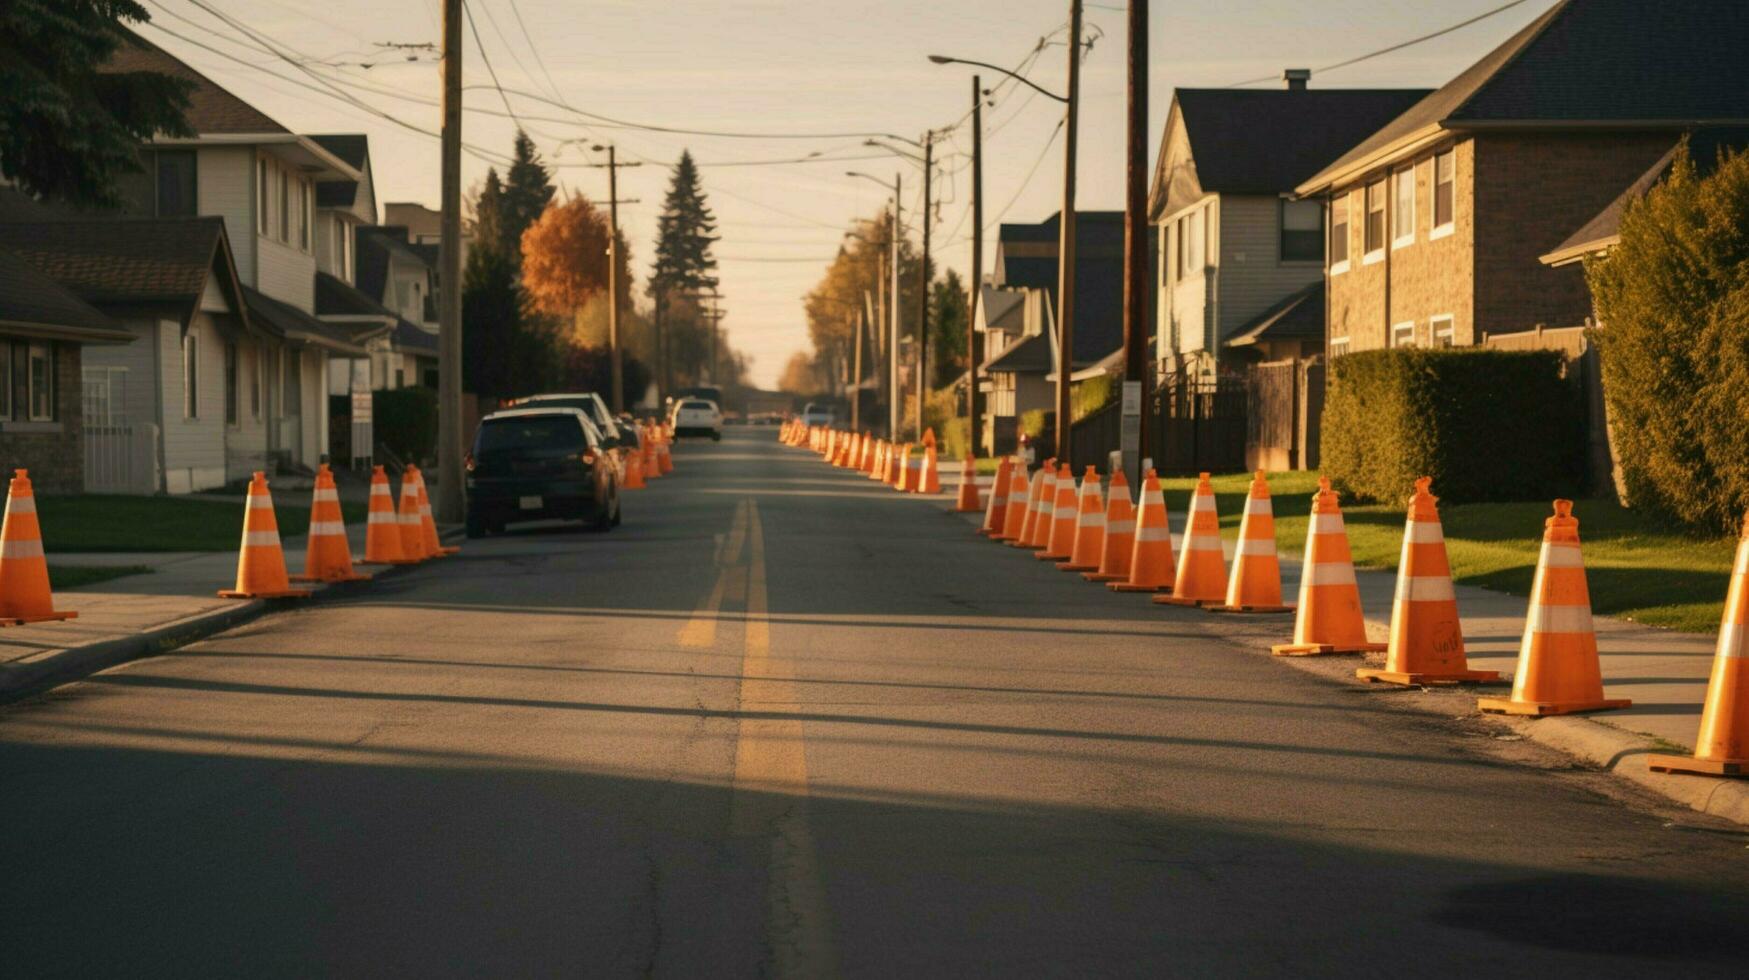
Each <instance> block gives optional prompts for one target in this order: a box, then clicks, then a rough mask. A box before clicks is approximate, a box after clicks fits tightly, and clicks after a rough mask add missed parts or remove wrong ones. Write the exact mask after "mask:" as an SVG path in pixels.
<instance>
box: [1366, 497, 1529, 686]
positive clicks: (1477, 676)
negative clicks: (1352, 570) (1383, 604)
mask: <svg viewBox="0 0 1749 980" xmlns="http://www.w3.org/2000/svg"><path fill="white" fill-rule="evenodd" d="M1432 485H1433V478H1432V477H1427V476H1424V477H1422V478H1421V479H1419V480H1416V481H1415V493H1414V495H1413V496H1412V497H1410V498H1409V519H1408V521H1407V522H1406V523H1405V524H1404V525H1403V557H1402V560H1401V561H1400V562H1399V564H1398V566H1397V596H1396V599H1395V601H1393V602H1392V603H1391V642H1390V645H1389V646H1388V647H1386V649H1385V666H1384V668H1383V669H1375V668H1370V667H1363V668H1361V669H1360V670H1357V671H1355V672H1354V676H1356V677H1359V678H1360V679H1361V680H1364V681H1375V682H1380V683H1385V684H1456V683H1464V682H1472V683H1473V682H1486V681H1495V680H1499V679H1500V674H1499V673H1498V672H1496V671H1492V670H1471V669H1470V665H1469V661H1468V660H1467V659H1465V657H1464V635H1463V629H1462V627H1461V625H1460V624H1459V622H1458V608H1457V593H1456V592H1455V591H1454V590H1453V589H1452V584H1451V565H1450V564H1449V563H1448V562H1447V560H1446V556H1445V532H1444V531H1443V530H1441V528H1440V524H1439V507H1438V503H1439V498H1437V497H1435V496H1434V495H1433V494H1432V493H1431V492H1429V490H1428V488H1429V487H1431V486H1432Z"/></svg>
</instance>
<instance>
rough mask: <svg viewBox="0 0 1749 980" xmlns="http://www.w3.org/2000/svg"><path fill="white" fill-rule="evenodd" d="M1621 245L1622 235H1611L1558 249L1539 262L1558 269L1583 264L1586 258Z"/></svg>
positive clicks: (1539, 259)
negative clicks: (1578, 263)
mask: <svg viewBox="0 0 1749 980" xmlns="http://www.w3.org/2000/svg"><path fill="white" fill-rule="evenodd" d="M1620 244H1621V236H1620V235H1609V236H1607V237H1604V238H1598V239H1594V240H1592V241H1589V242H1580V243H1579V244H1577V245H1568V246H1565V247H1563V248H1557V249H1555V250H1554V251H1553V252H1549V253H1548V254H1546V255H1541V256H1538V257H1537V261H1538V262H1541V263H1542V264H1543V265H1546V266H1549V267H1551V268H1556V269H1558V268H1560V267H1562V266H1568V265H1573V264H1574V263H1577V262H1583V261H1585V258H1586V256H1589V255H1601V254H1604V253H1606V252H1608V251H1609V250H1610V249H1612V248H1614V247H1616V246H1617V245H1620Z"/></svg>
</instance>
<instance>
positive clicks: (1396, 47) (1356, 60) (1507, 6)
mask: <svg viewBox="0 0 1749 980" xmlns="http://www.w3.org/2000/svg"><path fill="white" fill-rule="evenodd" d="M1524 2H1525V0H1511V2H1510V3H1503V4H1501V5H1500V6H1498V7H1495V8H1494V9H1492V10H1484V11H1483V12H1481V13H1479V14H1477V15H1476V16H1474V17H1471V18H1470V19H1468V20H1462V21H1459V22H1457V23H1456V24H1453V25H1451V26H1450V27H1442V28H1440V29H1439V30H1437V31H1434V32H1433V33H1431V34H1423V35H1421V36H1420V37H1414V38H1410V39H1409V40H1407V41H1400V42H1398V43H1396V44H1393V45H1391V46H1390V47H1387V48H1380V49H1378V50H1377V51H1368V52H1367V53H1366V54H1363V55H1359V56H1357V57H1353V58H1349V59H1348V60H1347V61H1338V62H1336V63H1335V64H1333V65H1325V66H1324V67H1322V68H1314V69H1312V73H1313V74H1322V73H1324V72H1327V71H1335V70H1336V69H1338V68H1347V67H1348V66H1349V65H1358V64H1360V63H1361V62H1363V61H1368V60H1371V59H1373V58H1377V57H1379V56H1380V55H1387V54H1390V53H1391V52H1393V51H1401V50H1403V49H1404V48H1407V47H1412V46H1414V45H1417V44H1420V43H1421V42H1423V41H1431V40H1433V39H1434V38H1436V37H1444V36H1445V35H1447V34H1450V33H1451V32H1452V31H1457V30H1462V29H1463V28H1466V27H1468V26H1470V25H1471V24H1474V23H1477V22H1478V21H1483V20H1487V19H1488V18H1490V17H1492V16H1494V15H1495V14H1500V13H1505V12H1506V11H1508V10H1511V9H1512V8H1513V7H1517V6H1520V5H1522V4H1523V3H1524ZM1279 77H1280V76H1279V75H1261V76H1259V77H1257V78H1248V79H1246V80H1245V81H1242V82H1234V83H1232V84H1231V85H1223V86H1222V88H1239V87H1241V86H1244V85H1257V84H1259V83H1262V82H1273V81H1275V80H1276V79H1277V78H1279Z"/></svg>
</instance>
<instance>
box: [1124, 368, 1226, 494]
mask: <svg viewBox="0 0 1749 980" xmlns="http://www.w3.org/2000/svg"><path fill="white" fill-rule="evenodd" d="M1245 400H1246V385H1245V379H1244V378H1235V377H1222V378H1187V377H1185V376H1183V375H1167V376H1166V377H1164V378H1162V379H1161V380H1160V385H1159V387H1158V389H1156V391H1155V392H1154V403H1153V405H1152V406H1151V409H1152V413H1153V418H1152V419H1151V421H1152V422H1153V424H1152V425H1150V426H1149V428H1148V454H1147V455H1149V456H1150V457H1152V458H1153V460H1154V468H1155V470H1157V471H1158V472H1159V473H1160V474H1162V475H1173V476H1182V475H1185V474H1194V473H1199V472H1204V471H1206V472H1211V473H1223V472H1225V473H1233V472H1239V471H1242V470H1243V469H1244V468H1245Z"/></svg>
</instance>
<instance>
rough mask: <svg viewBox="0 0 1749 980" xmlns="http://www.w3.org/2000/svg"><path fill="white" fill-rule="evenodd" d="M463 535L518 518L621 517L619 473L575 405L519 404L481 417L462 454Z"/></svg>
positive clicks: (608, 522)
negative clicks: (464, 477)
mask: <svg viewBox="0 0 1749 980" xmlns="http://www.w3.org/2000/svg"><path fill="white" fill-rule="evenodd" d="M467 468H468V479H467V491H468V494H467V496H468V515H467V531H468V537H470V538H478V537H481V536H483V535H486V534H489V533H490V534H497V533H500V532H502V531H503V530H504V526H505V525H507V524H511V523H515V522H517V521H545V520H580V521H585V522H587V523H588V524H589V525H590V526H591V527H593V528H595V529H596V530H601V531H605V530H607V529H608V528H611V527H613V526H615V525H617V524H618V523H619V520H620V510H619V472H618V469H617V468H616V467H615V466H614V465H613V463H612V461H611V460H610V459H609V458H608V456H607V452H606V450H605V449H604V448H603V446H602V439H601V435H600V433H599V432H598V431H597V430H596V428H595V424H594V423H593V422H591V421H590V420H589V418H588V416H586V415H584V414H583V412H582V411H581V410H579V409H575V408H521V409H510V410H508V411H503V412H493V413H492V414H491V415H488V416H486V417H485V418H483V419H481V420H480V428H479V429H478V430H477V431H476V432H475V433H474V448H473V451H472V452H470V453H469V454H468V458H467Z"/></svg>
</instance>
